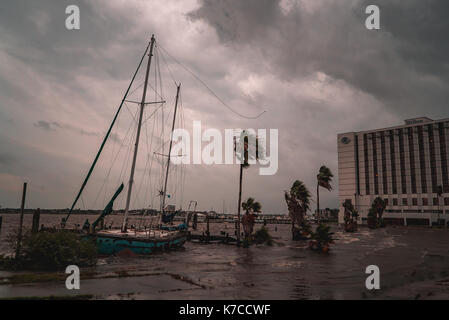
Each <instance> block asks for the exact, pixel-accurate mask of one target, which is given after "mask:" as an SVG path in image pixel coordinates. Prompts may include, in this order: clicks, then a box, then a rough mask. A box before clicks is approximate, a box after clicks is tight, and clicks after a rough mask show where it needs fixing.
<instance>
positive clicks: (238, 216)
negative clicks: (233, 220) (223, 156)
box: [237, 164, 243, 245]
mask: <svg viewBox="0 0 449 320" xmlns="http://www.w3.org/2000/svg"><path fill="white" fill-rule="evenodd" d="M242 179H243V164H240V184H239V204H238V209H237V245H240V207H241V206H242Z"/></svg>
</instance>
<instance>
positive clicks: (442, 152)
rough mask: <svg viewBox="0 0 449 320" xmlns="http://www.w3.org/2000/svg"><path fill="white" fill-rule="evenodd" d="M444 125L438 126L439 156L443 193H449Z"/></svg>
mask: <svg viewBox="0 0 449 320" xmlns="http://www.w3.org/2000/svg"><path fill="white" fill-rule="evenodd" d="M446 124H448V123H447V122H446V123H439V124H438V135H439V137H440V156H441V173H442V175H443V191H444V193H448V192H449V173H448V169H447V151H446V134H445V128H444V127H445V125H446Z"/></svg>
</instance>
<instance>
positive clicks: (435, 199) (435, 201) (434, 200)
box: [433, 198, 438, 206]
mask: <svg viewBox="0 0 449 320" xmlns="http://www.w3.org/2000/svg"><path fill="white" fill-rule="evenodd" d="M433 205H434V206H437V205H438V198H433Z"/></svg>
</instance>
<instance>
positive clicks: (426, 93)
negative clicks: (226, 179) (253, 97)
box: [190, 0, 449, 115]
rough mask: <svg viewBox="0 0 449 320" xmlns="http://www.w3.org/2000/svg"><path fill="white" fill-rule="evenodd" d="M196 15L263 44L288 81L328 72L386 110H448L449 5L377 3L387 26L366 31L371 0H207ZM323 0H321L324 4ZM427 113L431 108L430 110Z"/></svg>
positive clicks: (234, 39) (229, 37)
mask: <svg viewBox="0 0 449 320" xmlns="http://www.w3.org/2000/svg"><path fill="white" fill-rule="evenodd" d="M201 3H202V5H201V7H200V8H199V9H197V10H196V11H194V12H192V13H190V17H191V18H192V19H194V20H198V19H202V20H204V21H206V22H207V23H209V24H210V25H211V26H213V27H214V28H215V30H216V32H217V35H218V37H219V39H220V40H221V41H222V42H223V43H225V44H228V45H231V46H236V47H239V46H243V47H245V46H246V47H251V48H255V49H258V50H259V51H260V52H262V54H263V55H264V58H265V59H268V60H270V61H271V63H270V64H269V65H270V69H271V70H267V71H272V72H275V73H276V74H277V75H278V76H279V78H280V79H283V80H287V81H289V80H291V79H294V78H297V77H301V76H305V75H308V74H312V73H314V72H317V71H320V72H323V73H325V74H327V75H329V76H331V77H332V78H333V79H341V80H344V81H346V82H347V83H349V84H350V85H352V86H354V87H355V88H358V89H359V90H361V91H363V92H366V93H368V94H371V95H373V96H375V97H376V98H377V99H379V100H380V101H383V102H384V103H385V106H386V108H389V109H390V110H396V111H397V112H404V111H405V110H408V111H410V110H412V111H413V112H416V113H419V112H420V111H421V110H422V108H423V107H426V108H427V107H430V108H432V111H433V112H434V113H435V114H438V115H441V114H442V113H443V111H444V109H445V108H446V106H447V100H448V98H449V91H448V90H447V85H448V79H449V68H448V61H449V44H448V42H447V40H446V38H447V35H448V34H449V19H447V18H448V16H449V3H448V2H447V1H445V0H431V1H419V0H413V1H407V2H406V3H404V1H383V0H381V1H376V4H377V5H379V7H380V9H381V30H380V31H369V30H367V29H366V28H365V19H366V17H367V15H366V14H365V8H366V7H367V6H368V5H369V4H372V3H371V2H368V1H324V2H322V3H321V5H320V6H319V8H318V9H317V10H307V8H306V1H302V2H299V1H298V2H294V1H290V2H288V1H285V3H290V8H288V10H286V12H285V13H282V12H281V10H280V5H282V1H265V2H264V3H263V4H262V3H261V1H245V2H244V5H243V4H242V1H239V0H217V1H214V0H202V1H201ZM317 3H319V2H317ZM426 111H427V112H428V111H429V110H426Z"/></svg>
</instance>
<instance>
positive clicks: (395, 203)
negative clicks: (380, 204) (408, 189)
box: [393, 198, 398, 206]
mask: <svg viewBox="0 0 449 320" xmlns="http://www.w3.org/2000/svg"><path fill="white" fill-rule="evenodd" d="M393 205H394V206H397V205H398V199H396V198H395V199H393Z"/></svg>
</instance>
